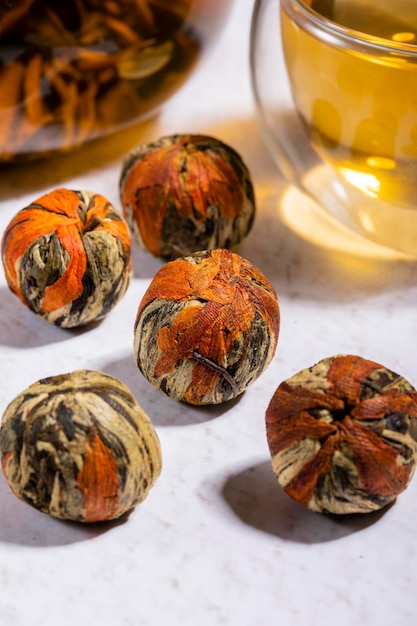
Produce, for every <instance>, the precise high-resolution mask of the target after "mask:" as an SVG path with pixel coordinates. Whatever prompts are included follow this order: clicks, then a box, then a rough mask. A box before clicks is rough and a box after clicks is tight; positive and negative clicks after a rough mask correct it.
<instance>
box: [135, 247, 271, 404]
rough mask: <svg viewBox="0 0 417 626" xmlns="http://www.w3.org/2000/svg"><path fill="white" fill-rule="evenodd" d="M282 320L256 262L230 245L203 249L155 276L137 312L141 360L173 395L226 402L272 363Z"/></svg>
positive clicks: (137, 345) (196, 401) (154, 380)
mask: <svg viewBox="0 0 417 626" xmlns="http://www.w3.org/2000/svg"><path fill="white" fill-rule="evenodd" d="M279 325H280V315H279V305H278V300H277V296H276V293H275V290H274V288H273V287H272V285H271V284H270V283H269V282H268V280H267V279H266V278H265V276H264V275H263V273H262V272H261V271H260V270H259V269H258V268H257V267H256V266H255V265H253V264H252V263H250V262H249V261H246V260H245V259H243V258H242V257H240V256H239V255H237V254H235V253H233V252H231V251H229V250H224V249H220V250H211V251H207V250H206V251H201V252H197V253H194V254H193V255H190V256H187V257H183V258H180V259H176V260H174V261H170V262H169V263H167V264H166V265H165V266H163V267H162V268H161V269H160V270H159V271H158V272H157V274H156V275H155V277H154V279H153V281H152V282H151V284H150V285H149V288H148V289H147V291H146V293H145V295H144V296H143V299H142V301H141V303H140V305H139V309H138V313H137V317H136V322H135V328H134V335H135V340H134V350H135V358H136V361H137V365H138V367H139V369H140V371H141V372H142V374H143V375H144V376H145V378H147V379H148V381H149V382H151V383H152V384H153V385H154V386H155V387H156V388H158V389H160V390H161V391H163V392H164V393H166V394H167V395H168V396H170V397H171V398H173V399H175V400H178V401H184V402H188V403H190V404H195V405H203V404H219V403H221V402H224V401H226V400H229V399H231V398H235V397H236V396H237V395H239V394H240V393H242V392H243V391H244V390H245V389H246V388H247V387H248V386H249V385H250V384H251V383H253V382H254V381H255V380H256V379H257V378H258V377H259V376H260V375H261V373H262V372H263V371H264V370H265V369H266V368H267V366H268V365H269V363H270V362H271V360H272V357H273V356H274V353H275V350H276V346H277V341H278V333H279Z"/></svg>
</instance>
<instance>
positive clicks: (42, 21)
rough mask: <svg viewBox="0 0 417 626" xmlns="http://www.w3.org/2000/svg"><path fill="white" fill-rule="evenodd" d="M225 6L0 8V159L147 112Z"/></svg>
mask: <svg viewBox="0 0 417 626" xmlns="http://www.w3.org/2000/svg"><path fill="white" fill-rule="evenodd" d="M231 5H232V0H177V1H176V2H173V1H172V0H63V1H62V0H13V1H11V0H10V1H7V2H6V1H4V2H0V163H1V162H5V161H17V160H22V159H27V158H30V157H32V158H33V157H37V156H45V155H49V154H51V153H54V152H62V151H66V150H69V149H72V148H74V147H76V146H79V145H82V144H84V143H85V142H87V141H90V140H91V139H95V138H98V137H103V136H105V135H108V134H109V133H112V132H114V131H116V130H119V129H121V128H124V127H126V126H128V125H130V124H133V123H135V122H138V121H141V120H144V119H147V118H148V117H150V116H152V115H154V114H155V113H156V112H157V111H158V110H159V109H160V107H161V106H162V105H163V104H164V103H165V102H166V100H167V99H168V98H169V97H170V96H172V95H173V94H174V93H175V92H176V91H177V90H178V89H179V88H180V87H181V86H182V85H183V83H184V82H185V81H186V80H187V79H188V77H189V76H190V74H191V71H192V70H193V69H194V68H195V66H196V63H197V61H199V60H200V58H201V56H202V54H203V53H204V52H205V51H206V49H207V48H208V46H209V44H211V43H212V41H213V40H214V38H215V37H216V36H217V34H218V32H219V31H220V29H221V27H222V26H223V24H224V22H225V21H226V18H227V15H228V12H229V10H230V8H231Z"/></svg>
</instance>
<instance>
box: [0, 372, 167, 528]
mask: <svg viewBox="0 0 417 626" xmlns="http://www.w3.org/2000/svg"><path fill="white" fill-rule="evenodd" d="M0 455H1V463H2V468H3V472H4V474H5V477H6V479H7V481H8V483H9V485H10V487H11V489H12V491H13V492H14V494H15V495H16V496H17V497H18V498H20V499H21V500H23V501H24V502H26V503H27V504H30V505H32V506H33V507H35V508H36V509H38V510H40V511H42V512H44V513H48V514H50V515H52V516H54V517H58V518H61V519H67V520H73V521H78V522H99V521H105V520H112V519H115V518H117V517H119V516H120V515H122V514H123V513H125V512H126V511H129V510H130V509H131V508H132V507H134V506H135V505H137V504H138V503H139V502H142V501H143V500H144V499H145V498H146V496H147V495H148V492H149V490H150V489H151V487H152V485H153V484H154V483H155V481H156V479H157V478H158V476H159V474H160V472H161V449H160V444H159V439H158V437H157V435H156V433H155V430H154V428H153V426H152V423H151V421H150V419H149V417H148V416H147V415H146V414H145V413H144V411H143V410H142V409H141V407H140V406H139V404H138V403H137V402H136V400H135V398H134V397H133V395H132V394H131V392H130V391H129V389H128V388H127V387H126V386H125V385H124V384H123V383H121V382H120V381H118V380H116V379H115V378H113V377H112V376H109V375H107V374H104V373H102V372H96V371H91V370H77V371H75V372H72V373H69V374H62V375H59V376H52V377H50V378H45V379H43V380H40V381H38V382H36V383H34V384H33V385H31V386H30V387H28V388H27V389H26V390H25V391H23V392H22V393H20V394H19V395H18V396H17V397H16V398H15V399H14V400H13V401H12V402H11V403H10V404H9V406H8V407H7V408H6V411H5V413H4V415H3V420H2V424H1V428H0Z"/></svg>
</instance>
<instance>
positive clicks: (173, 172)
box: [120, 135, 255, 260]
mask: <svg viewBox="0 0 417 626" xmlns="http://www.w3.org/2000/svg"><path fill="white" fill-rule="evenodd" d="M120 194H121V199H122V204H123V210H124V215H125V217H126V219H127V222H128V224H129V226H130V228H131V230H132V232H133V233H134V235H135V238H136V239H137V241H138V243H139V244H140V245H141V246H142V247H143V248H144V249H146V250H148V251H149V252H151V253H152V254H154V255H155V256H157V257H161V258H163V259H165V260H171V259H175V258H178V257H180V256H185V255H187V254H192V253H193V252H197V251H199V250H208V249H212V248H228V249H233V248H234V247H235V246H236V245H237V244H239V243H240V242H241V241H242V239H243V238H244V237H245V236H246V235H247V234H248V232H249V231H250V229H251V226H252V223H253V220H254V216H255V197H254V190H253V185H252V181H251V177H250V173H249V170H248V168H247V167H246V165H245V163H244V162H243V160H242V158H241V157H240V155H239V154H238V153H237V152H236V151H235V150H234V149H233V148H231V147H230V146H228V145H226V144H225V143H223V142H221V141H219V140H218V139H215V138H213V137H207V136H205V135H173V136H170V137H163V138H161V139H159V140H157V141H152V142H149V143H144V144H141V145H139V146H137V147H136V148H135V149H134V150H132V152H131V153H130V154H129V155H128V157H127V158H126V160H125V162H124V164H123V167H122V173H121V178H120Z"/></svg>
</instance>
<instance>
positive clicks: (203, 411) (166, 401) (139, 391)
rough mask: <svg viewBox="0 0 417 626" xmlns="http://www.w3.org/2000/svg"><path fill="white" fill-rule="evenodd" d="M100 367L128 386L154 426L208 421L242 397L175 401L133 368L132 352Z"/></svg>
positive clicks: (186, 424)
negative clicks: (220, 401)
mask: <svg viewBox="0 0 417 626" xmlns="http://www.w3.org/2000/svg"><path fill="white" fill-rule="evenodd" d="M100 369H101V370H102V371H103V372H105V373H106V374H110V375H111V376H114V377H115V378H117V379H118V380H120V381H122V382H123V383H124V384H125V385H127V386H128V387H129V389H130V390H131V392H132V393H133V395H134V396H135V398H136V400H137V401H138V402H139V404H140V405H141V407H142V408H143V410H144V411H145V413H147V414H148V415H150V416H152V423H153V424H154V426H159V427H160V426H189V425H192V424H203V423H204V422H209V421H211V420H214V419H216V418H217V417H220V416H221V415H223V414H224V413H226V412H227V411H230V410H231V409H232V408H234V407H235V406H236V405H237V404H238V403H239V401H240V400H241V399H242V397H243V394H240V395H239V396H238V397H237V398H235V399H234V400H229V401H228V402H225V403H224V404H221V405H210V406H192V405H188V404H185V403H182V402H177V401H176V400H173V399H172V398H169V397H168V396H167V395H165V394H164V393H162V391H159V390H158V389H155V388H154V387H153V386H152V385H151V383H149V382H148V381H147V380H146V379H145V378H144V376H143V375H142V374H141V373H140V371H139V369H138V368H137V367H136V364H135V361H134V357H133V353H132V356H126V357H124V358H121V359H115V360H114V361H109V362H107V363H104V364H103V365H102V366H101V367H100Z"/></svg>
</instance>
